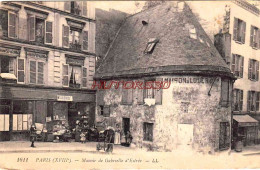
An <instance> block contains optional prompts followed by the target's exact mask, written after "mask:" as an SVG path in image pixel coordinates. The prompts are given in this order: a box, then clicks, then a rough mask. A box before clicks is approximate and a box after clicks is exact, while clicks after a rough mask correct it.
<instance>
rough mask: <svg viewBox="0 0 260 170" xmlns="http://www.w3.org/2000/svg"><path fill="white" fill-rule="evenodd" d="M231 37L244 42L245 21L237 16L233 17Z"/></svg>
mask: <svg viewBox="0 0 260 170" xmlns="http://www.w3.org/2000/svg"><path fill="white" fill-rule="evenodd" d="M233 29H234V30H233V39H234V40H235V41H237V42H241V43H245V36H246V33H245V32H246V23H245V22H244V21H243V20H241V19H238V18H234V28H233Z"/></svg>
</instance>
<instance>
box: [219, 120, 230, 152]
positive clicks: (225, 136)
mask: <svg viewBox="0 0 260 170" xmlns="http://www.w3.org/2000/svg"><path fill="white" fill-rule="evenodd" d="M229 145H230V124H229V122H220V132H219V149H220V150H224V149H228V148H229Z"/></svg>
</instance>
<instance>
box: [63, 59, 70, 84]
mask: <svg viewBox="0 0 260 170" xmlns="http://www.w3.org/2000/svg"><path fill="white" fill-rule="evenodd" d="M62 85H63V86H65V87H68V86H69V65H68V64H63V66H62Z"/></svg>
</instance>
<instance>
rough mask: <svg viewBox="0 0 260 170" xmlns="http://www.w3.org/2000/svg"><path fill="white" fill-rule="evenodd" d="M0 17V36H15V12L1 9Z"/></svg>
mask: <svg viewBox="0 0 260 170" xmlns="http://www.w3.org/2000/svg"><path fill="white" fill-rule="evenodd" d="M0 18H1V19H0V36H5V37H9V38H17V23H18V17H17V14H16V13H13V12H10V11H6V10H2V9H1V10H0Z"/></svg>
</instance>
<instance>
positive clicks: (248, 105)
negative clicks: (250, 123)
mask: <svg viewBox="0 0 260 170" xmlns="http://www.w3.org/2000/svg"><path fill="white" fill-rule="evenodd" d="M250 100H251V92H250V91H248V92H247V111H250V110H251V102H250Z"/></svg>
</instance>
